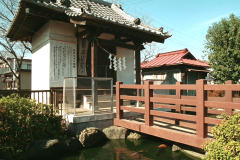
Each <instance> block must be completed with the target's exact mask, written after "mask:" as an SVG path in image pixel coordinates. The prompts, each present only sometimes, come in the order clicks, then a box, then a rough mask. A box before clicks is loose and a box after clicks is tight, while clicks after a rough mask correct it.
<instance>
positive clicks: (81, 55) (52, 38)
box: [7, 0, 170, 90]
mask: <svg viewBox="0 0 240 160" xmlns="http://www.w3.org/2000/svg"><path fill="white" fill-rule="evenodd" d="M7 37H9V38H10V40H12V41H28V42H30V43H31V44H32V52H33V54H32V90H45V89H51V88H52V87H63V80H64V77H112V78H113V79H114V81H123V82H124V83H128V84H133V83H140V82H141V79H140V77H141V76H140V51H141V50H142V49H143V48H144V47H143V44H144V43H150V42H152V41H155V42H160V43H164V40H165V39H167V38H168V37H170V36H169V35H168V34H167V32H166V33H163V30H162V27H161V28H160V29H156V28H153V27H151V26H147V25H144V24H143V23H142V22H141V20H140V19H139V18H133V17H132V16H130V15H128V14H127V13H125V12H124V11H123V9H122V8H121V6H120V5H117V4H112V3H108V2H105V1H102V0H20V2H19V8H18V11H17V14H16V16H15V18H14V20H13V23H12V25H11V26H10V29H9V31H8V33H7Z"/></svg>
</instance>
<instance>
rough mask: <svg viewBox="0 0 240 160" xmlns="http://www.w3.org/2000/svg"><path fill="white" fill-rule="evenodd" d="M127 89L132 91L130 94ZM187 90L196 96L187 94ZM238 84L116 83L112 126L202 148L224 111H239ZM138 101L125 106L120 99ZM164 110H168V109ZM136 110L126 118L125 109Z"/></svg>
mask: <svg viewBox="0 0 240 160" xmlns="http://www.w3.org/2000/svg"><path fill="white" fill-rule="evenodd" d="M127 90H131V91H132V90H135V93H136V94H134V95H133V94H130V92H126V91H127ZM159 90H175V93H176V94H175V95H161V94H157V93H158V91H159ZM189 90H191V91H194V92H195V93H196V96H187V94H185V95H184V93H187V92H188V91H189ZM213 91H214V92H215V91H217V92H221V93H222V95H221V97H211V96H210V94H209V93H211V92H213ZM239 91H240V85H239V84H232V81H227V82H226V84H222V85H209V84H206V81H205V80H198V81H197V82H196V84H194V85H186V84H180V83H179V82H177V84H176V85H153V83H152V82H149V81H145V83H144V84H143V85H138V84H137V85H125V84H123V83H122V82H117V84H116V108H117V116H116V118H115V119H114V125H116V126H121V127H125V128H128V129H131V130H135V131H138V132H142V133H145V134H149V135H153V136H157V137H160V138H163V139H167V140H171V141H174V142H179V143H183V144H186V145H190V146H194V147H197V148H202V144H203V143H204V142H205V141H206V140H207V139H209V138H211V134H210V131H211V128H212V127H213V126H214V125H216V124H219V123H221V116H220V115H221V114H222V113H223V112H225V113H227V114H229V115H232V114H234V113H235V112H239V111H240V98H239ZM124 100H130V101H137V102H140V105H139V106H138V107H136V106H135V105H132V106H124V105H123V104H124V103H123V101H124ZM164 109H169V110H168V111H166V110H164ZM126 111H127V112H136V113H138V114H137V115H138V116H135V117H132V118H130V119H129V118H128V119H127V118H125V117H124V112H126Z"/></svg>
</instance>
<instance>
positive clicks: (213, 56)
mask: <svg viewBox="0 0 240 160" xmlns="http://www.w3.org/2000/svg"><path fill="white" fill-rule="evenodd" d="M206 40H207V41H206V44H205V48H206V53H207V55H208V59H209V63H210V65H211V67H212V68H213V72H212V73H211V76H212V77H213V78H214V79H215V80H216V82H218V83H223V82H225V81H226V80H233V81H235V82H237V81H238V80H239V79H240V19H239V18H238V17H236V16H234V15H233V14H232V15H230V17H229V18H228V19H222V20H221V21H220V22H219V23H215V24H213V25H212V26H211V27H210V28H209V29H208V33H207V35H206Z"/></svg>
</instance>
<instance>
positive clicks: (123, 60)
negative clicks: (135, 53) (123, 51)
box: [122, 57, 127, 70]
mask: <svg viewBox="0 0 240 160" xmlns="http://www.w3.org/2000/svg"><path fill="white" fill-rule="evenodd" d="M122 62H123V63H122V66H123V70H126V69H127V66H126V57H123V58H122Z"/></svg>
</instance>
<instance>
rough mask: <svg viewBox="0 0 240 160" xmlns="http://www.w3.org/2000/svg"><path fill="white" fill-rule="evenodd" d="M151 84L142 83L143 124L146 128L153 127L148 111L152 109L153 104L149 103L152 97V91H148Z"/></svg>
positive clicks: (148, 82)
mask: <svg viewBox="0 0 240 160" xmlns="http://www.w3.org/2000/svg"><path fill="white" fill-rule="evenodd" d="M152 84H153V82H150V81H145V82H144V93H145V124H146V125H147V126H152V125H153V116H152V115H150V110H152V109H153V103H152V102H151V101H150V98H151V97H153V90H152V89H150V85H152Z"/></svg>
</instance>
